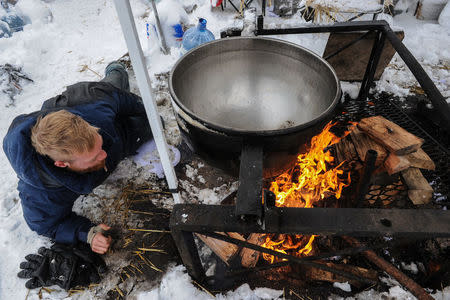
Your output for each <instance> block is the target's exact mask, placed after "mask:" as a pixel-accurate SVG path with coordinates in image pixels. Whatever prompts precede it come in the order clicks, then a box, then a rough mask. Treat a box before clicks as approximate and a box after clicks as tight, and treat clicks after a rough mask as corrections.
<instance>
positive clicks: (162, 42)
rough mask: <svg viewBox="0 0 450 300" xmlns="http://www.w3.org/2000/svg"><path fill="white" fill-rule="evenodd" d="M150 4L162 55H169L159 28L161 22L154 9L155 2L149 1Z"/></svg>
mask: <svg viewBox="0 0 450 300" xmlns="http://www.w3.org/2000/svg"><path fill="white" fill-rule="evenodd" d="M149 1H150V2H151V4H152V9H153V13H154V14H155V20H156V29H157V30H158V35H159V39H160V41H161V50H162V51H163V53H164V54H169V50H168V48H167V44H166V38H165V37H164V32H163V31H162V28H161V22H160V21H159V15H158V10H157V9H156V4H155V0H149Z"/></svg>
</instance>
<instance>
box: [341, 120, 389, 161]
mask: <svg viewBox="0 0 450 300" xmlns="http://www.w3.org/2000/svg"><path fill="white" fill-rule="evenodd" d="M358 125H359V124H358ZM350 137H351V138H352V141H353V144H354V145H355V149H356V152H358V156H359V158H360V159H361V160H362V161H366V154H367V150H370V149H372V150H375V151H377V153H378V156H377V160H376V162H375V166H380V165H381V164H382V163H383V162H384V160H385V159H386V156H387V153H386V150H385V149H384V148H383V146H381V145H380V144H378V143H377V142H375V141H374V140H373V139H371V138H370V137H369V136H368V135H367V134H365V133H364V132H362V131H361V130H359V129H358V128H355V129H354V130H353V131H351V132H350Z"/></svg>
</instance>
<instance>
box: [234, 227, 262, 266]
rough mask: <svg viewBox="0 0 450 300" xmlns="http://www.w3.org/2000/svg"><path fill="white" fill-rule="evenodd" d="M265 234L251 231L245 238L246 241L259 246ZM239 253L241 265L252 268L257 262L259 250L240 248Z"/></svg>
mask: <svg viewBox="0 0 450 300" xmlns="http://www.w3.org/2000/svg"><path fill="white" fill-rule="evenodd" d="M265 236H266V235H265V234H262V233H251V234H250V235H249V236H248V238H247V242H249V243H252V244H255V245H258V246H261V245H262V244H263V243H264V242H265V240H266V238H265ZM239 255H240V257H241V265H242V266H243V267H245V268H253V267H255V266H256V263H257V262H258V260H259V256H260V255H261V252H259V251H256V250H253V249H249V248H242V250H241V252H240V254H239Z"/></svg>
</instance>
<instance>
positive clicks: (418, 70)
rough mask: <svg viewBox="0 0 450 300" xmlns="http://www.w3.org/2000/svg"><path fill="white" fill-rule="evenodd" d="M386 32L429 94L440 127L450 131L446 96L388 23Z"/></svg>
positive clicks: (449, 116)
mask: <svg viewBox="0 0 450 300" xmlns="http://www.w3.org/2000/svg"><path fill="white" fill-rule="evenodd" d="M384 32H385V33H386V37H387V39H388V40H389V42H390V43H391V45H392V46H393V47H394V49H395V50H396V51H397V53H398V54H399V55H400V57H401V58H402V59H403V61H404V62H405V64H406V65H407V66H408V68H409V70H410V71H411V72H412V73H413V75H414V77H415V78H416V79H417V81H418V82H419V84H420V86H421V87H422V89H423V90H424V91H425V93H426V94H427V96H428V98H429V99H430V100H431V103H432V104H433V107H434V108H435V109H436V113H437V114H439V115H440V116H441V118H442V122H441V123H442V124H440V125H441V126H442V127H445V128H447V130H448V131H450V108H449V107H448V104H447V102H446V101H445V98H444V96H442V94H441V92H439V90H438V89H437V87H436V86H435V85H434V83H433V81H432V80H431V79H430V77H429V76H428V74H427V73H426V72H425V70H424V69H423V68H422V66H421V65H420V64H419V62H418V61H417V60H416V59H415V58H414V56H413V55H412V54H411V52H410V51H409V50H408V48H406V46H405V45H404V44H403V43H402V41H400V39H399V38H398V37H397V35H396V34H395V33H394V32H393V31H392V29H391V28H390V27H389V25H388V24H387V23H386V26H385V29H384Z"/></svg>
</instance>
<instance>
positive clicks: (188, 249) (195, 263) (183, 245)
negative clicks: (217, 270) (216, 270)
mask: <svg viewBox="0 0 450 300" xmlns="http://www.w3.org/2000/svg"><path fill="white" fill-rule="evenodd" d="M171 232H172V237H173V239H174V241H175V244H176V245H177V248H178V251H179V253H180V256H181V259H182V260H183V264H184V265H185V266H186V269H187V270H188V272H189V274H190V275H191V276H192V277H194V278H195V279H196V280H198V281H203V280H204V279H205V276H206V275H205V270H204V269H203V266H202V263H201V261H200V257H199V256H198V251H197V246H196V245H195V241H194V236H193V233H192V232H188V231H182V230H177V229H172V231H171Z"/></svg>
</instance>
